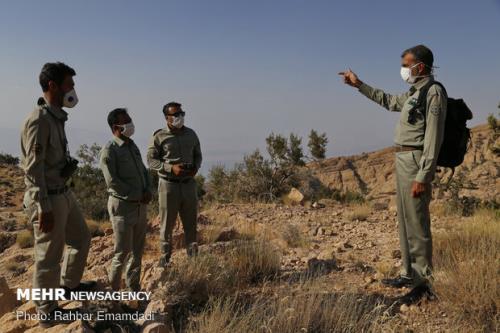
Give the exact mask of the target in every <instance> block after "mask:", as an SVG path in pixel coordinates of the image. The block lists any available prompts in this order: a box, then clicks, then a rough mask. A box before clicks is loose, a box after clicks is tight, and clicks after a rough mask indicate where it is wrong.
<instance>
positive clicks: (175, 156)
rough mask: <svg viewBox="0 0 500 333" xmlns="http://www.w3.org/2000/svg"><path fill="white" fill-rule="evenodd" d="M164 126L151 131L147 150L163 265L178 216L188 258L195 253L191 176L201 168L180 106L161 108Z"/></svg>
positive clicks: (194, 197)
mask: <svg viewBox="0 0 500 333" xmlns="http://www.w3.org/2000/svg"><path fill="white" fill-rule="evenodd" d="M163 114H164V116H165V119H166V121H167V127H165V128H163V129H159V130H157V131H156V132H154V134H153V137H152V138H151V142H150V144H149V147H148V153H147V160H148V164H149V167H150V168H151V169H152V170H156V171H157V172H158V175H159V178H160V180H159V186H158V192H159V195H158V196H159V206H160V223H161V226H160V239H161V251H162V257H161V260H160V266H165V265H166V264H167V263H168V262H169V260H170V256H171V255H172V232H173V229H174V226H175V222H176V220H177V215H180V218H181V222H182V225H183V228H184V235H185V241H186V249H187V253H188V255H190V256H191V255H195V254H196V253H197V251H198V245H197V243H196V220H197V215H198V197H197V190H196V182H195V180H194V178H193V177H194V176H195V175H196V173H197V172H198V169H199V168H200V166H201V160H202V156H201V149H200V140H198V136H197V135H196V133H195V132H194V131H193V130H192V129H190V128H188V127H186V126H184V116H185V112H184V111H183V110H182V107H181V104H179V103H176V102H171V103H168V104H166V105H165V106H164V107H163Z"/></svg>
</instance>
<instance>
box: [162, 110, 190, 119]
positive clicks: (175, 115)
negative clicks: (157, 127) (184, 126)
mask: <svg viewBox="0 0 500 333" xmlns="http://www.w3.org/2000/svg"><path fill="white" fill-rule="evenodd" d="M184 115H186V112H184V111H179V112H176V113H172V114H167V116H172V117H175V118H177V117H179V116H184Z"/></svg>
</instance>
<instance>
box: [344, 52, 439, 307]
mask: <svg viewBox="0 0 500 333" xmlns="http://www.w3.org/2000/svg"><path fill="white" fill-rule="evenodd" d="M401 59H402V67H401V77H402V78H403V80H404V81H406V82H407V83H409V84H411V88H410V90H409V91H408V92H406V93H404V94H401V95H390V94H387V93H385V92H384V91H382V90H379V89H375V88H372V87H371V86H369V85H367V84H366V83H363V82H362V81H361V80H360V79H359V78H358V77H357V76H356V74H354V73H353V72H352V71H351V70H348V71H345V72H341V73H339V74H340V75H342V76H343V78H344V82H345V83H346V84H348V85H351V86H353V87H356V88H358V90H359V92H360V93H362V94H363V95H365V96H366V97H368V98H370V99H371V100H373V101H374V102H376V103H378V104H380V105H382V106H383V107H384V108H386V109H387V110H389V111H397V112H400V113H401V116H400V120H399V122H398V124H397V126H396V131H395V137H394V141H395V143H396V148H395V149H396V182H397V185H396V193H397V210H398V221H399V240H400V247H401V254H402V260H403V267H402V271H401V275H400V276H399V277H397V278H395V279H385V280H383V281H382V282H383V283H384V284H386V285H388V286H391V287H395V288H402V287H412V288H413V289H412V290H411V291H410V292H409V293H408V294H407V295H405V296H403V297H402V298H401V301H402V302H403V303H414V302H417V301H418V300H419V299H420V298H422V297H423V296H425V295H429V294H430V288H429V280H430V278H431V273H432V236H431V225H430V222H431V220H430V214H429V203H430V200H431V182H432V180H433V178H434V173H435V170H436V163H437V158H438V155H439V149H440V147H441V143H442V141H443V135H444V124H445V119H446V106H447V96H446V92H445V90H444V89H443V88H442V87H441V86H440V85H438V84H432V83H433V82H434V77H433V75H432V68H433V67H432V66H433V62H434V56H433V54H432V52H431V50H430V49H428V48H427V47H425V46H424V45H418V46H415V47H412V48H410V49H407V50H405V51H404V52H403V54H402V56H401ZM429 85H430V88H429V89H428V92H427V96H426V100H425V101H424V103H423V104H425V105H423V106H420V105H418V101H419V96H420V94H421V89H422V88H424V87H426V86H427V87H428V86H429Z"/></svg>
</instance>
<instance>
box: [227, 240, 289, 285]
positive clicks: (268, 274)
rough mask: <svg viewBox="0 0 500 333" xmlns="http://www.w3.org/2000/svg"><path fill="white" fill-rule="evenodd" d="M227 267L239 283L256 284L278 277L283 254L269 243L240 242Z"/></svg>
mask: <svg viewBox="0 0 500 333" xmlns="http://www.w3.org/2000/svg"><path fill="white" fill-rule="evenodd" d="M227 265H228V268H229V269H230V270H233V271H234V272H235V274H236V276H237V277H238V281H240V282H247V283H255V282H258V281H263V280H266V279H272V278H274V277H276V276H277V275H278V273H279V271H280V267H281V254H280V253H279V251H278V250H277V249H276V248H274V247H273V246H272V245H271V244H270V243H269V242H268V241H266V240H264V239H259V240H256V241H239V242H237V243H236V244H235V245H234V248H233V249H232V250H231V252H230V254H229V256H228V258H227Z"/></svg>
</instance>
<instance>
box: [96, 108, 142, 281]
mask: <svg viewBox="0 0 500 333" xmlns="http://www.w3.org/2000/svg"><path fill="white" fill-rule="evenodd" d="M108 125H109V127H110V128H111V131H112V132H113V139H112V140H111V141H109V143H108V144H107V145H106V146H105V147H104V148H103V149H102V151H101V158H100V166H101V170H102V173H103V174H104V179H105V180H106V184H107V186H108V192H109V200H108V211H109V217H110V219H111V222H112V224H113V232H114V240H115V249H114V250H115V255H114V257H113V261H112V262H111V268H110V271H109V281H110V284H111V287H112V288H113V290H118V289H120V284H121V275H122V270H123V265H124V264H127V267H126V268H125V274H126V284H127V288H128V289H129V290H132V291H138V290H140V284H139V281H140V276H141V260H142V253H143V250H144V240H145V237H146V225H147V204H148V203H149V202H150V201H151V197H152V196H151V181H150V177H149V172H148V170H147V169H146V167H145V166H144V163H143V162H142V158H141V152H140V151H139V148H137V146H136V144H135V143H134V141H133V140H132V139H131V138H130V137H131V136H132V135H133V134H134V131H135V127H134V123H133V122H132V119H131V118H130V116H129V114H128V112H127V110H126V109H115V110H113V111H111V112H110V113H109V115H108Z"/></svg>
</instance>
